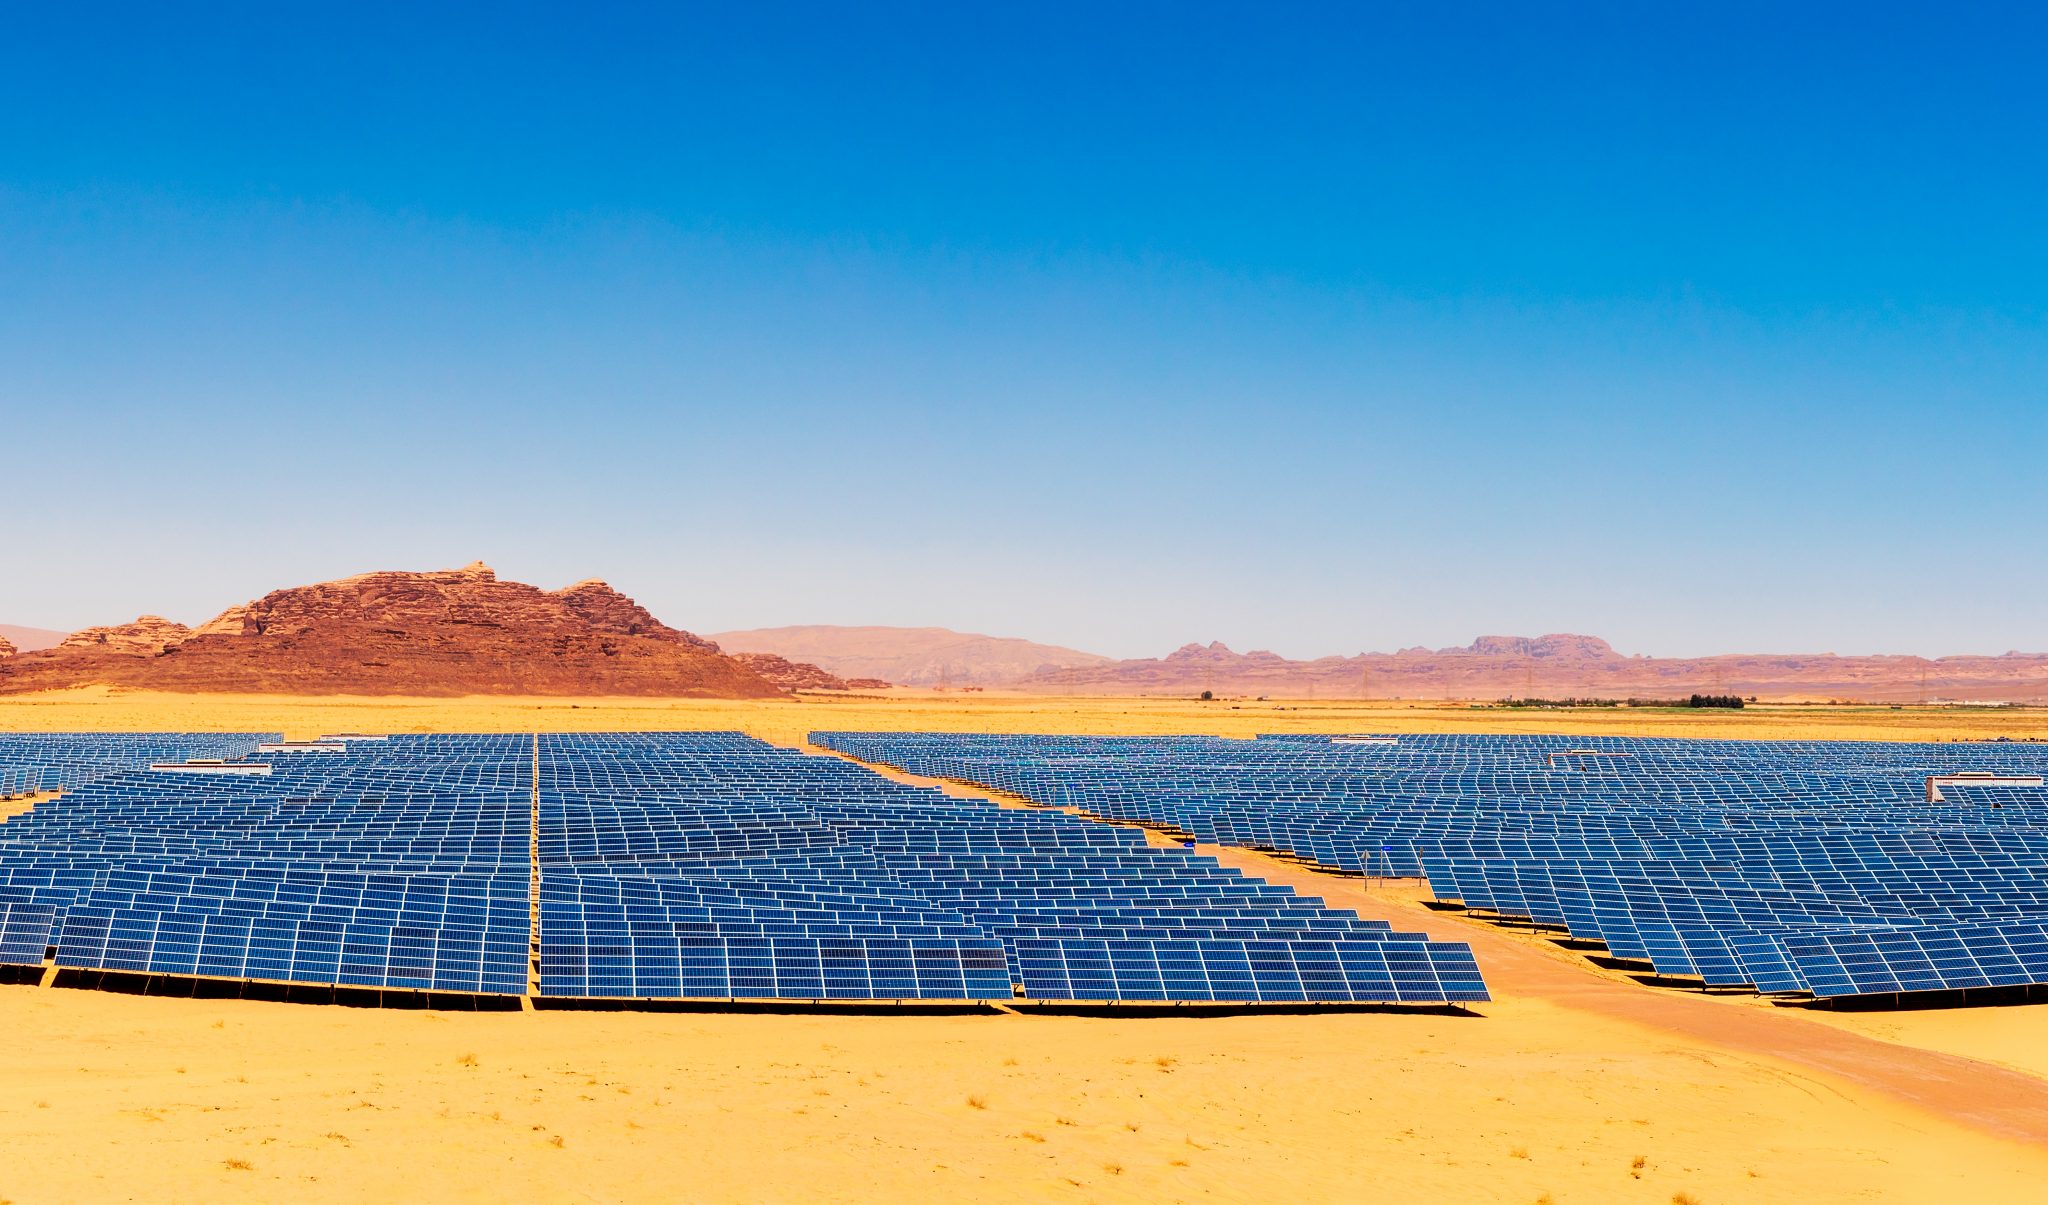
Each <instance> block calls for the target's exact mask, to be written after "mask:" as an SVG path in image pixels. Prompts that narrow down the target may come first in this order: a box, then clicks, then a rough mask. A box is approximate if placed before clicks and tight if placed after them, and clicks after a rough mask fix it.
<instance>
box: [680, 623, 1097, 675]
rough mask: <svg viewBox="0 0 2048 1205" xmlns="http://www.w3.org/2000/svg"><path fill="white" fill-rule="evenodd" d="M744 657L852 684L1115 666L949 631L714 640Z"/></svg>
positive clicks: (1068, 652) (764, 632) (820, 629)
mask: <svg viewBox="0 0 2048 1205" xmlns="http://www.w3.org/2000/svg"><path fill="white" fill-rule="evenodd" d="M712 639H713V640H715V641H717V642H718V644H719V646H720V647H721V648H724V649H727V650H730V651H733V652H738V653H778V654H780V655H782V656H784V657H790V658H794V659H796V660H798V661H808V662H811V663H813V664H815V665H818V666H820V667H822V668H823V669H825V670H827V671H829V672H831V673H834V674H838V675H840V676H842V677H845V678H849V679H862V678H868V679H876V680H880V681H885V682H894V683H897V684H899V685H903V686H1000V685H1004V684H1007V683H1010V682H1014V681H1016V680H1018V679H1020V678H1025V677H1028V676H1030V675H1032V674H1034V673H1037V672H1039V671H1041V670H1046V669H1063V668H1070V667H1077V666H1101V665H1109V664H1111V659H1110V658H1108V657H1103V656H1100V655H1098V654H1095V653H1084V652H1080V651H1078V650H1076V649H1069V648H1061V647H1059V646H1057V645H1050V644H1034V643H1032V642H1031V641H1029V640H1018V639H1015V638H1010V637H1001V636H982V635H978V634H976V633H973V632H954V631H950V630H948V629H946V628H892V627H834V626H830V625H816V626H805V627H787V628H755V629H751V630H748V631H741V632H719V633H717V634H716V635H714V636H712Z"/></svg>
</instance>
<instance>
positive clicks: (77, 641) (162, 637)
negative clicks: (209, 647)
mask: <svg viewBox="0 0 2048 1205" xmlns="http://www.w3.org/2000/svg"><path fill="white" fill-rule="evenodd" d="M191 634H192V629H190V628H188V627H186V626H185V625H184V624H182V623H173V622H171V621H170V620H168V619H165V618H164V617H163V616H161V615H142V616H138V617H137V618H136V620H135V622H134V623H120V624H115V625H113V626H112V627H104V628H86V629H84V630H82V631H77V632H73V633H71V634H70V635H69V636H66V637H65V638H64V639H63V641H62V642H60V643H59V644H58V645H57V647H58V648H60V649H72V650H75V651H84V652H94V653H132V654H135V655H137V656H144V657H154V656H156V655H157V654H158V653H161V652H163V651H164V650H165V649H167V648H169V647H170V646H172V645H174V644H178V643H181V642H182V641H183V640H184V639H185V638H186V637H187V636H190V635H191Z"/></svg>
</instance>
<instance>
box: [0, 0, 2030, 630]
mask: <svg viewBox="0 0 2048 1205" xmlns="http://www.w3.org/2000/svg"><path fill="white" fill-rule="evenodd" d="M1452 10H1455V11H1452ZM6 25H7V29H6V33H5V35H4V37H0V441H4V448H5V457H4V460H0V463H4V465H5V469H4V471H5V473H6V478H7V484H6V485H5V487H4V490H0V620H5V621H7V622H13V623H22V624H29V625H35V626H44V627H59V628H69V627H74V626H79V625H84V624H88V623H99V622H110V621H115V620H121V619H126V618H129V617H131V616H133V615H134V614H136V613H137V612H139V611H145V610H147V611H157V612H162V613H165V614H169V615H171V616H173V617H175V618H179V619H184V620H188V621H195V620H199V619H203V618H205V617H207V616H210V615H211V614H213V613H214V612H216V611H218V610H220V609H222V608H224V607H226V606H228V605H230V604H233V603H236V602H239V601H242V600H244V599H246V598H248V597H250V596H253V595H255V594H258V593H261V592H262V591H264V590H267V589H270V588H273V587H276V586H280V585H288V584H297V583H301V582H306V581H312V580H318V579H322V578H327V577H333V576H339V575H342V574H346V573H350V572H356V571H360V570H365V569H372V568H434V567H439V566H446V565H455V564H460V563H462V562H465V561H468V560H471V559H474V558H483V559H485V560H488V561H489V562H490V563H492V564H493V565H495V566H496V567H497V568H498V569H499V571H500V572H501V573H502V574H504V575H506V576H508V577H513V578H517V579H520V580H526V581H532V582H535V583H537V584H541V585H546V586H555V585H560V584H563V583H566V582H568V581H570V580H574V579H577V578H581V577H585V576H603V577H606V578H608V579H609V580H611V581H612V582H613V583H614V584H616V585H618V586H619V587H621V588H622V589H625V590H627V591H628V592H629V593H632V594H634V595H636V596H637V597H639V598H640V599H641V600H643V601H644V602H646V603H647V604H648V605H649V606H650V607H652V608H653V609H654V611H655V612H656V613H657V614H659V615H661V616H662V617H663V618H665V619H667V620H669V621H670V622H672V623H675V624H677V625H679V626H684V627H689V628H692V629H695V630H699V631H717V630H721V629H725V628H732V627H753V626H766V625H772V624H784V623H898V624H941V625H945V626H950V627H957V628H963V629H970V630H979V631H988V632H995V633H1000V634H1010V635H1022V636H1029V637H1032V638H1036V639H1041V640H1048V641H1054V642H1059V643H1066V644H1073V645H1078V646H1081V647H1084V648H1090V649H1096V650H1100V651H1103V652H1109V653H1116V654H1124V655H1154V654H1157V653H1161V652H1164V651H1166V650H1167V649H1170V648H1172V647H1173V646H1175V645H1177V644H1179V643H1181V642H1183V641H1186V640H1191V639H1201V640H1210V639H1221V640H1224V641H1226V642H1228V643H1230V644H1231V645H1232V646H1234V647H1238V648H1256V647H1267V648H1272V649H1275V650H1277V651H1280V652H1283V653H1287V654H1290V655H1319V654H1324V653H1332V652H1342V653H1349V652H1355V651H1359V650H1362V649H1391V648H1394V647H1399V646H1403V645H1410V644H1428V645H1442V644H1452V643H1464V642H1465V641H1467V640H1469V639H1470V638H1471V637H1472V636H1474V635H1476V634H1479V633H1482V632H1491V633H1538V632H1544V631H1559V630H1564V631H1581V632H1590V633H1594V634H1598V635H1603V636H1606V637H1608V638H1610V639H1612V640H1613V641H1614V642H1615V643H1616V645H1617V646H1619V647H1621V648H1623V649H1624V650H1625V651H1640V652H1649V653H1655V654H1661V655H1676V654H1692V653H1706V652H1718V651H1731V650H1745V651H1753V650H1798V651H1816V650H1834V651H1840V652H1845V653H1846V652H1866V651H1890V652H1916V653H1927V654H1944V653H1954V652H1999V651H2004V650H2006V649H2009V648H2025V649H2033V650H2039V649H2044V648H2048V624H2044V622H2043V616H2044V613H2048V612H2044V610H2043V606H2042V599H2043V598H2044V597H2048V561H2044V557H2043V548H2044V546H2048V505H2044V504H2048V485H2044V482H2048V476H2044V468H2048V465H2044V459H2048V457H2044V454H2048V321H2044V318H2048V223H2044V214H2048V188H2044V185H2048V157H2044V156H2043V154H2042V148H2043V146H2044V145H2048V128H2044V126H2048V123H2044V118H2048V72H2044V71H2042V69H2041V57H2040V55H2041V48H2042V46H2043V45H2048V19H2044V17H2043V15H2042V10H2041V9H2039V8H2038V7H2036V6H2021V5H2015V6H2011V7H2007V8H1993V7H1981V8H1980V7H1970V8H1968V9H1967V10H1966V11H1961V12H1955V11H1947V10H1946V9H1944V10H1943V11H1938V12H1937V11H1933V6H1924V5H1922V6H1905V5H1887V4H1875V5H1873V4H1858V5H1842V6H1838V7H1837V6H1787V5H1754V6H1743V5H1730V4H1721V5H1712V6H1700V8H1699V9H1698V10H1697V11H1694V12H1690V13H1681V12H1675V11H1672V10H1671V8H1670V6H1661V5H1642V4H1626V5H1615V6H1612V7H1592V8H1583V9H1582V8H1578V7H1576V6H1570V7H1567V6H1552V5H1516V6H1502V7H1499V8H1492V7H1489V6H1484V5H1474V6H1454V5H1440V4H1420V3H1418V4H1405V5H1389V6H1375V5H1362V4H1361V5H1312V6H1310V5H1304V6H1299V7H1296V6H1287V5H1274V4H1246V5H1242V6H1208V5H1199V4H1158V5H1143V4H1112V5H1099V4H1092V5H1073V6H1061V5H1055V4H1031V5H1024V4H1017V5H931V6H900V5H891V4H870V5H846V6H832V7H824V6H821V7H817V8H810V7H776V6H773V5H754V4H748V5H729V6H725V7H724V9H723V10H722V11H721V10H703V11H695V12H690V11H683V10H681V9H680V7H674V8H671V7H669V6H659V7H655V8H651V9H650V10H649V11H647V12H644V13H637V14H635V13H627V14H623V15H621V14H618V13H602V12H594V11H592V6H577V7H576V8H575V9H571V8H569V7H566V6H565V7H564V8H561V9H554V10H546V9H535V8H527V7H524V6H520V5H516V4H515V5H505V4H498V5H489V6H483V5H480V6H477V7H475V8H472V9H468V10H466V11H464V10H457V9H453V8H444V9H442V10H440V12H439V13H438V14H437V15H423V14H421V13H420V12H417V11H415V10H414V8H413V7H411V6H392V7H389V8H377V7H373V6H370V5H365V4H349V5H332V6H313V5H290V6H277V5H252V6H249V7H247V8H246V9H241V10H234V9H231V8H228V7H225V6H209V7H207V8H206V10H205V11H175V10H174V9H173V8H172V7H171V6H136V7H134V8H122V7H119V6H111V7H104V8H98V7H96V8H94V9H93V10H91V12H90V14H87V13H86V12H84V11H83V10H77V9H74V8H70V7H67V6H62V5H33V6H25V7H17V8H15V9H14V10H13V11H11V12H10V14H9V15H8V17H7V21H6ZM1947 569H1961V570H1963V571H1964V573H1963V575H1962V576H1960V577H1959V578H1955V579H1953V580H1944V577H1943V571H1944V570H1947Z"/></svg>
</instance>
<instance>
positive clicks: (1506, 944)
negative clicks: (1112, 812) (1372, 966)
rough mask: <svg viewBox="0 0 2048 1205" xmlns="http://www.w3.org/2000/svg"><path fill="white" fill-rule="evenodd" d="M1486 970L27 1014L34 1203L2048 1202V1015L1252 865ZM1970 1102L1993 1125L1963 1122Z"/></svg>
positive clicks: (138, 1003) (6, 1179)
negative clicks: (1444, 908) (1423, 991)
mask: <svg viewBox="0 0 2048 1205" xmlns="http://www.w3.org/2000/svg"><path fill="white" fill-rule="evenodd" d="M2038 719H2039V713H2030V712H2005V711H1999V712H1984V711H1917V710H1911V711H1906V712H1891V711H1888V710H1884V709H1841V708H1787V709H1776V708H1772V709H1758V710H1754V711H1747V712H1742V713H1736V714H1733V715H1727V716H1720V715H1716V716H1711V717H1707V716H1693V715H1667V714H1663V713H1576V712H1546V713H1527V712H1498V711H1471V710H1467V709H1464V708H1405V707H1398V706H1391V707H1390V706H1374V707H1370V708H1361V707H1359V706H1358V705H1355V704H1353V705H1334V704H1331V705H1320V706H1319V705H1315V704H1309V703H1303V704H1292V703H1283V704H1261V705H1256V706H1255V705H1253V704H1249V703H1247V704H1242V705H1240V706H1239V707H1237V708H1236V709H1232V706H1231V705H1230V704H1227V703H1221V704H1206V705H1203V704H1195V703H1167V702H1152V701H1146V702H1138V701H1126V700H1113V699H1090V700H1068V699H1037V698H1023V697H1006V696H999V695H982V694H975V695H965V696H959V695H953V696H945V695H937V696H935V695H929V694H910V693H905V694H895V695H890V696H880V697H872V698H828V697H822V696H820V697H810V696H806V697H803V698H800V699H796V700H767V701H747V702H712V701H674V702H671V701H667V700H645V699H633V700H617V701H613V700H589V699H580V700H533V699H521V700H506V699H434V700H409V699H375V700H368V699H362V700H358V699H336V698H323V699H317V700H302V699H283V698H265V697H257V696H240V697H214V696H179V695H161V694H142V693H137V694H113V693H110V692H107V691H104V690H96V691H79V692H66V693H65V694H62V695H42V696H25V697H19V698H13V699H7V700H0V729H10V730H12V729H42V730H80V729H129V730H134V729H147V728H189V729H208V728H211V729H258V730H277V729H283V730H285V731H286V732H287V733H288V734H290V735H294V736H303V735H316V734H318V732H320V731H322V730H329V731H332V730H343V729H351V730H371V731H375V730H393V731H409V730H415V729H437V730H532V729H558V730H560V729H585V730H597V729H630V728H681V727H732V728H740V729H744V730H746V731H750V732H754V733H756V734H758V735H761V736H763V737H766V738H768V739H773V740H779V741H782V742H784V743H796V742H797V741H799V740H800V739H801V735H802V733H804V732H805V731H808V730H810V729H813V728H870V727H873V728H880V727H918V728H958V729H967V728H999V729H1009V730H1017V731H1103V732H1192V731H1210V732H1225V733H1236V734H1245V733H1250V732H1256V731H1261V730H1265V731H1272V730H1286V729H1297V728H1299V729H1308V728H1319V729H1323V730H1356V729H1365V730H1378V731H1411V730H1418V729H1434V730H1446V729H1464V730H1477V729H1480V728H1486V727H1491V728H1494V729H1496V730H1505V731H1606V732H1622V731H1631V732H1668V733H1672V734H1679V733H1684V734H1687V735H1701V734H1703V733H1704V734H1707V735H1728V736H1738V735H1739V736H1803V737H1819V736H1831V737H1878V736H1892V737H1894V738H1900V737H1910V738H1912V739H1957V738H1965V737H1979V738H1981V737H1984V736H1995V735H2012V736H2016V737H2017V736H2025V735H2031V734H2033V733H2035V732H2038V731H2039V728H2038V727H2037V726H2036V725H2037V721H2038ZM1226 856H1229V857H1232V858H1233V859H1240V860H1239V861H1238V864H1239V865H1243V866H1246V867H1247V868H1248V869H1250V870H1251V871H1252V872H1253V873H1261V874H1267V875H1270V876H1271V877H1274V878H1276V879H1282V880H1284V881H1289V882H1294V883H1297V884H1298V885H1299V886H1301V887H1303V888H1304V889H1306V890H1314V891H1316V892H1318V893H1320V894H1323V895H1325V896H1326V897H1327V898H1329V899H1330V900H1331V901H1332V902H1333V903H1337V904H1339V905H1340V906H1357V907H1360V908H1361V909H1362V910H1367V911H1372V912H1374V913H1375V914H1380V915H1389V916H1398V917H1399V918H1400V920H1401V921H1402V923H1403V924H1404V926H1405V927H1421V928H1426V929H1428V930H1430V931H1431V932H1433V933H1436V934H1438V935H1440V936H1446V937H1454V938H1458V939H1461V940H1470V941H1472V942H1473V943H1474V945H1475V948H1476V949H1477V950H1478V952H1479V955H1480V959H1481V964H1482V966H1483V967H1484V968H1485V969H1486V972H1487V976H1488V981H1489V984H1490V985H1491V986H1492V988H1493V990H1494V992H1495V994H1496V996H1497V999H1496V1000H1495V1001H1494V1002H1493V1003H1490V1004H1487V1005H1483V1006H1480V1007H1477V1008H1475V1009H1473V1010H1472V1014H1471V1015H1464V1016H1460V1015H1446V1014H1437V1013H1403V1012H1362V1013H1321V1014H1312V1015H1241V1016H1227V1015H1196V1014H1192V1013H1189V1014H1184V1015H1177V1016H1166V1017H1150V1016H1129V1015H1126V1016H1116V1015H1112V1016H1109V1017H1063V1016H1046V1015H1033V1014H1025V1013H1020V1014H1005V1013H986V1014H975V1015H955V1016H940V1015H923V1014H902V1015H885V1016H871V1015H852V1014H816V1013H811V1014H794V1015H735V1014H727V1013H715V1012H706V1013H694V1012H693V1013H661V1012H638V1013H635V1012H627V1013H593V1012H551V1011H541V1012H519V1013H471V1012H430V1011H424V1010H396V1009H391V1010H373V1009H358V1008H345V1007H333V1006H315V1005H297V1004H282V1003H271V1002H257V1001H231V1000H193V999H176V998H167V997H142V996H130V995H120V994H115V993H109V992H96V991H87V990H79V989H69V988H56V987H48V988H45V987H38V986H33V985H26V984H24V985H7V986H0V1026H4V1027H5V1031H6V1032H7V1033H8V1034H9V1035H10V1038H11V1041H10V1042H9V1048H10V1055H9V1057H8V1059H7V1060H5V1062H4V1064H0V1065H4V1068H5V1070H4V1071H0V1083H4V1084H5V1086H6V1091H4V1092H0V1133H4V1134H5V1135H6V1136H7V1138H6V1149H7V1152H8V1155H9V1158H8V1159H7V1161H6V1165H5V1168H4V1169H0V1199H9V1200H13V1201H21V1202H27V1201H56V1200H79V1199H104V1198H113V1197H119V1198H136V1199H151V1200H223V1199H225V1200H240V1199H250V1200H254V1199H266V1200H267V1199H275V1198H277V1197H279V1196H281V1195H283V1194H286V1193H290V1194H293V1195H294V1196H296V1197H299V1198H302V1199H341V1198H350V1199H354V1198H360V1197H363V1196H368V1195H373V1194H374V1195H401V1194H402V1195H409V1196H432V1197H448V1198H455V1199H465V1200H485V1199H493V1200H495V1199H503V1198H506V1197H510V1196H514V1195H518V1196H523V1197H528V1198H532V1199H538V1200H598V1201H610V1200H632V1199H648V1198H684V1199H705V1200H866V1199H894V1200H900V1199H906V1198H913V1199H915V1198H921V1199H940V1198H943V1199H967V1200H996V1199H1006V1200H1014V1199H1020V1198H1021V1199H1027V1200H1040V1199H1055V1200H1075V1201H1086V1200H1105V1201H1109V1200H1132V1201H1139V1200H1143V1201H1153V1200H1226V1201H1236V1200H1246V1201H1250V1200H1266V1199H1281V1200H1287V1199H1292V1200H1298V1201H1326V1200H1327V1201H1362V1200H1378V1199H1415V1200H1424V1199H1427V1200H1449V1201H1506V1202H1534V1201H1541V1200H1544V1199H1546V1198H1547V1199H1548V1200H1550V1201H1552V1202H1555V1203H1559V1205H1562V1203H1565V1202H1571V1201H1585V1202H1609V1201H1620V1202H1631V1201H1640V1202H1658V1203H1663V1202H1671V1201H1676V1200H1693V1201H1698V1202H1702V1203H1714V1202H1734V1201H1802V1202H1812V1201H1915V1202H1920V1201H1943V1200H1956V1199H1973V1200H1981V1201H2032V1200H2038V1199H2039V1196H2040V1190H2039V1185H2040V1184H2041V1183H2042V1182H2043V1178H2044V1177H2048V1144H2044V1143H2043V1142H2042V1141H2040V1139H2039V1135H2040V1134H2041V1133H2044V1132H2048V1129H2031V1128H2029V1127H2032V1126H2042V1127H2048V1115H2044V1114H2041V1113H2039V1112H2038V1111H2037V1109H2036V1106H2037V1105H2038V1103H2039V1102H2040V1101H2041V1100H2044V1099H2048V1080H2043V1079H2041V1078H2039V1077H2040V1076H2041V1075H2042V1074H2043V1073H2048V1007H2028V1008H2002V1009H1972V1010H1946V1011H1941V1012H1928V1013H1863V1014H1846V1013H1843V1014H1830V1013H1824V1012H1815V1011H1810V1010H1786V1009H1779V1008H1774V1007H1773V1006H1770V1005H1768V1004H1762V1003H1758V1002H1756V1001H1755V1000H1754V999H1753V998H1746V997H1733V996H1726V997H1724V996H1714V997H1708V996H1703V995H1699V994H1697V993H1691V994H1688V993H1678V992H1672V991H1669V990H1665V989H1653V988H1648V987H1644V986H1641V985H1639V984H1636V983H1633V982H1631V981H1629V980H1628V979H1627V977H1626V976H1622V975H1619V974H1617V973H1614V972H1606V971H1601V970H1599V969H1597V968H1594V967H1592V966H1591V965H1590V964H1588V963H1586V962H1585V960H1584V959H1583V958H1580V957H1578V956H1577V955H1574V954H1571V953H1570V952H1568V951H1563V950H1560V949H1557V948H1556V947H1555V946H1554V944H1552V943H1547V942H1546V941H1545V940H1544V939H1542V938H1541V937H1539V936H1536V935H1533V934H1526V933H1516V932H1513V931H1509V930H1503V929H1499V928H1496V927H1494V926H1490V925H1483V924H1480V923H1478V922H1474V921H1471V920H1467V919H1464V918H1461V917H1458V916H1456V915H1454V914H1447V913H1431V912H1427V911H1425V910H1423V909H1422V908H1421V906H1420V903H1419V900H1418V899H1417V898H1416V897H1417V894H1418V893H1416V892H1413V891H1407V892H1403V891H1400V890H1392V891H1389V890H1385V889H1377V888H1376V889H1375V890H1373V891H1371V892H1366V891H1364V890H1362V889H1361V888H1360V886H1359V885H1358V884H1357V883H1356V882H1355V881H1349V880H1340V879H1334V878H1330V877H1327V876H1320V875H1315V874H1314V873H1313V872H1309V871H1304V870H1301V869H1300V868H1297V867H1292V866H1289V865H1286V864H1282V863H1278V862H1273V861H1272V860H1270V859H1262V858H1260V857H1259V856H1258V855H1253V854H1244V853H1241V852H1238V851H1228V852H1227V853H1226ZM1958 1085H1960V1086H1958Z"/></svg>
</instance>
